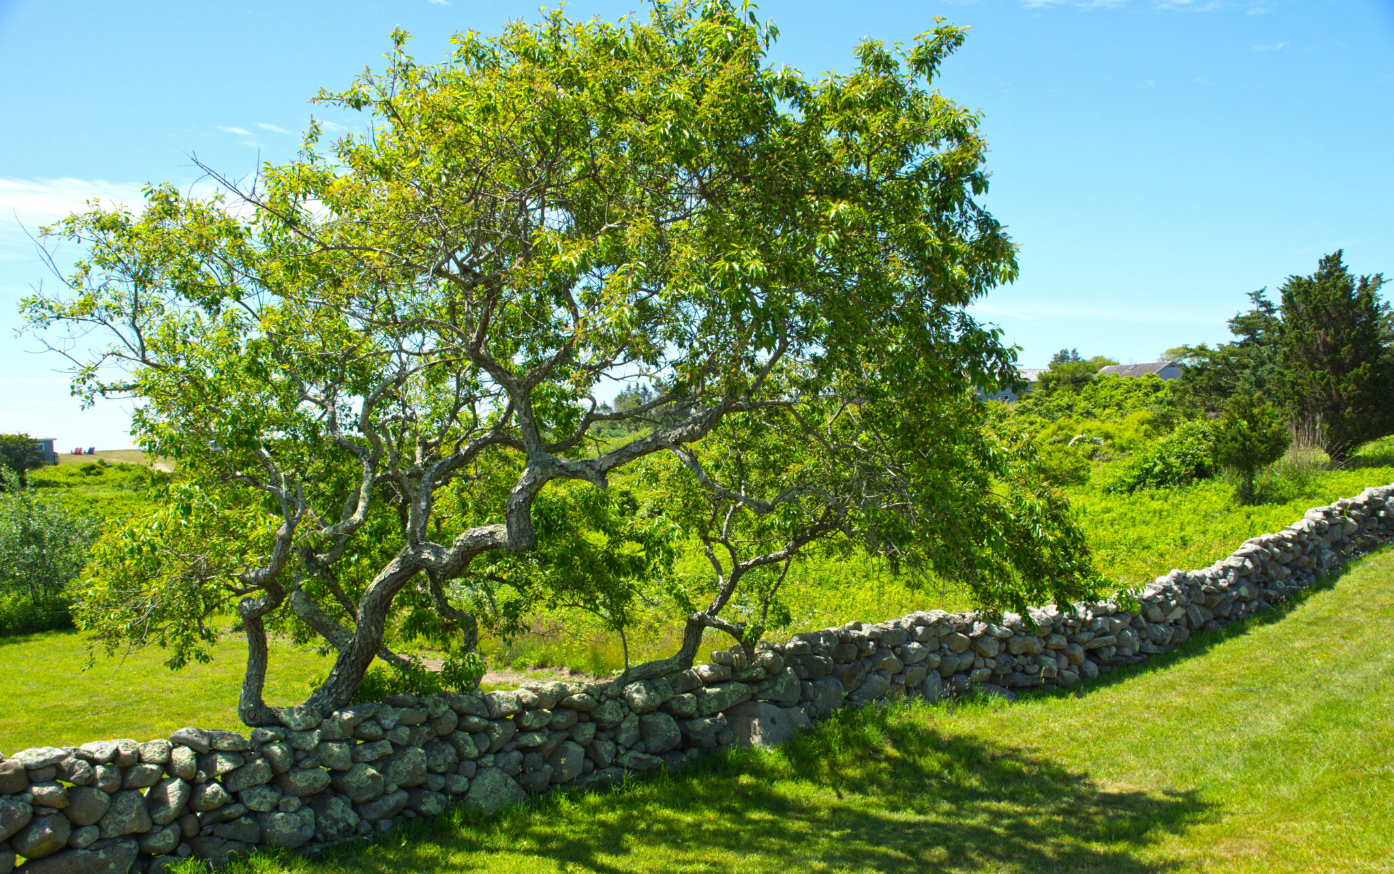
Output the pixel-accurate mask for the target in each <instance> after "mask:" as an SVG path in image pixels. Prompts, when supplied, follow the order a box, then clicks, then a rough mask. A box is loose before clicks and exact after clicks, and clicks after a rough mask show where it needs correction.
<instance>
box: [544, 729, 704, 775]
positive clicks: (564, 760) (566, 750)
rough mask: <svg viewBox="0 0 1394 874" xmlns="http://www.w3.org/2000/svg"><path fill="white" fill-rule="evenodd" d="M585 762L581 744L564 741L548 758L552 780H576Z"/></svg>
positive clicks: (584, 752)
mask: <svg viewBox="0 0 1394 874" xmlns="http://www.w3.org/2000/svg"><path fill="white" fill-rule="evenodd" d="M676 728H677V726H676V725H674V729H675V730H676ZM585 762H586V751H585V749H584V748H583V747H582V746H581V745H580V744H578V743H576V742H575V741H569V740H567V741H562V742H561V743H560V744H559V745H558V746H557V748H556V749H555V750H553V751H552V755H551V756H550V757H548V759H547V764H548V765H551V766H552V782H553V783H570V782H571V781H572V780H575V779H576V778H577V777H579V776H581V767H582V765H584V764H585Z"/></svg>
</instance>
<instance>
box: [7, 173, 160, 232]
mask: <svg viewBox="0 0 1394 874" xmlns="http://www.w3.org/2000/svg"><path fill="white" fill-rule="evenodd" d="M143 187H144V186H142V185H139V184H137V183H135V182H107V181H105V180H101V179H72V178H63V179H10V178H5V177H0V222H3V223H5V224H7V225H8V224H10V223H11V222H12V220H13V219H14V218H18V219H19V221H20V222H22V223H23V224H24V225H26V226H31V227H32V226H37V225H41V224H47V223H48V222H52V221H55V220H57V219H60V218H62V217H64V216H66V215H67V214H68V213H71V212H77V211H79V210H82V209H85V208H86V205H87V202H88V201H89V200H100V201H101V202H102V203H103V204H106V205H111V204H114V203H115V204H122V205H124V206H131V207H136V206H139V205H140V204H141V203H142V202H143V200H144V197H143V196H142V195H141V193H140V190H141V188H143Z"/></svg>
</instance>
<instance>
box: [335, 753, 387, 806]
mask: <svg viewBox="0 0 1394 874" xmlns="http://www.w3.org/2000/svg"><path fill="white" fill-rule="evenodd" d="M329 782H330V784H331V785H332V786H333V787H334V789H335V790H336V791H338V792H342V793H343V794H344V795H347V796H348V797H349V798H350V799H351V800H352V801H353V802H354V803H355V804H362V803H364V802H367V801H372V800H373V799H374V798H377V797H378V796H379V795H381V794H382V792H383V788H384V786H385V784H386V782H387V781H385V780H384V779H383V777H382V773H381V772H380V771H378V770H377V769H376V768H374V767H373V766H372V765H369V764H367V763H366V762H359V763H357V764H355V765H354V766H353V767H352V768H349V769H348V770H347V771H341V772H338V773H335V774H333V775H332V776H331V777H330V781H329Z"/></svg>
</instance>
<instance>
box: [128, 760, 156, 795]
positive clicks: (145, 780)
mask: <svg viewBox="0 0 1394 874" xmlns="http://www.w3.org/2000/svg"><path fill="white" fill-rule="evenodd" d="M164 775H165V769H164V766H162V765H145V764H139V765H131V766H130V767H129V768H124V769H123V773H122V775H121V788H122V789H149V788H150V787H151V786H154V785H155V784H156V783H158V782H160V778H161V777H163V776H164Z"/></svg>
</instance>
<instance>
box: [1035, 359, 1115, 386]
mask: <svg viewBox="0 0 1394 874" xmlns="http://www.w3.org/2000/svg"><path fill="white" fill-rule="evenodd" d="M1117 363H1118V362H1117V361H1114V360H1113V359H1112V358H1105V357H1104V356H1102V355H1095V356H1094V357H1092V358H1090V359H1088V360H1085V359H1084V358H1082V357H1080V354H1079V350H1078V349H1061V350H1060V351H1059V352H1056V353H1055V355H1054V356H1052V357H1051V359H1050V367H1049V368H1048V369H1047V370H1046V371H1045V372H1044V373H1042V374H1041V388H1040V391H1041V394H1044V395H1053V394H1055V393H1056V392H1071V393H1076V394H1077V393H1079V392H1080V391H1081V390H1082V389H1083V388H1084V387H1085V386H1087V385H1089V383H1090V382H1091V381H1092V380H1093V379H1094V377H1095V376H1096V375H1098V373H1099V371H1100V370H1102V369H1103V368H1104V367H1106V366H1108V365H1110V364H1117Z"/></svg>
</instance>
